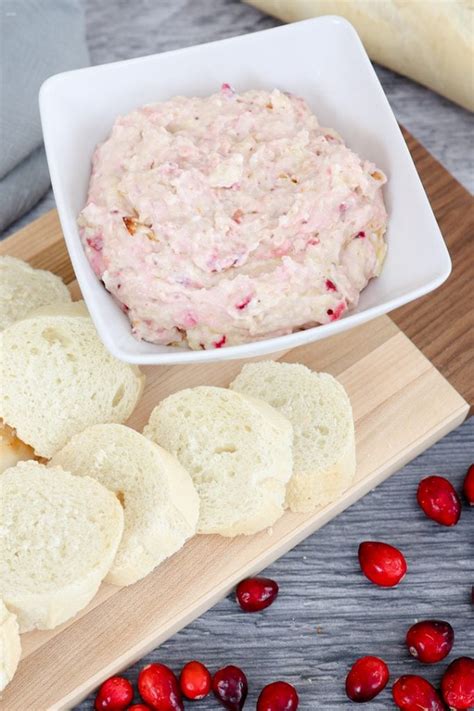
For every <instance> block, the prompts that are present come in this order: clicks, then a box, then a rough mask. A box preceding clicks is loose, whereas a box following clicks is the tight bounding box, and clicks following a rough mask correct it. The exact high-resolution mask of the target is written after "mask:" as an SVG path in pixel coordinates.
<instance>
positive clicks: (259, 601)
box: [235, 578, 278, 612]
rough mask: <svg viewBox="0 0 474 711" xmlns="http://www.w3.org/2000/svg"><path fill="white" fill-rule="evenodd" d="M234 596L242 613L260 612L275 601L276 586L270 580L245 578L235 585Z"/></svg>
mask: <svg viewBox="0 0 474 711" xmlns="http://www.w3.org/2000/svg"><path fill="white" fill-rule="evenodd" d="M235 594H236V597H237V602H238V603H239V605H240V607H241V608H242V610H243V611H244V612H260V610H264V609H265V608H266V607H270V605H271V604H272V602H274V601H275V600H276V597H277V595H278V584H277V583H276V582H275V581H274V580H270V578H247V579H246V580H242V582H241V583H239V584H238V585H237V590H236V593H235Z"/></svg>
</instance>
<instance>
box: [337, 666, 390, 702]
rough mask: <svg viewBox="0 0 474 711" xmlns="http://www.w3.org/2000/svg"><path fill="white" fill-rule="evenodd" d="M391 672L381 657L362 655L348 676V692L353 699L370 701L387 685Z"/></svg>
mask: <svg viewBox="0 0 474 711" xmlns="http://www.w3.org/2000/svg"><path fill="white" fill-rule="evenodd" d="M389 677H390V672H389V671H388V666H387V665H386V664H385V662H384V661H383V660H382V659H379V657H361V658H360V659H358V660H357V661H356V662H354V664H353V665H352V667H351V670H350V671H349V674H348V675H347V677H346V694H347V696H348V697H349V698H350V700H351V701H359V702H363V701H370V700H371V699H374V698H375V697H376V696H377V695H378V694H380V692H381V691H382V690H383V689H385V687H386V686H387V682H388V679H389Z"/></svg>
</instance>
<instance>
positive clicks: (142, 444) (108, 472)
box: [50, 424, 199, 585]
mask: <svg viewBox="0 0 474 711" xmlns="http://www.w3.org/2000/svg"><path fill="white" fill-rule="evenodd" d="M50 465H60V466H62V467H63V468H64V469H67V470H68V471H70V472H72V473H73V474H78V475H80V476H85V475H89V476H91V477H93V478H94V479H96V480H97V481H98V482H100V483H101V484H102V485H103V486H105V487H106V488H107V489H109V490H110V491H113V493H114V494H115V495H116V496H117V498H118V500H119V501H120V503H121V504H122V506H123V511H124V517H125V526H124V532H123V537H122V541H121V543H120V546H119V549H118V551H117V555H116V556H115V560H114V562H113V565H112V567H111V569H110V571H109V572H108V574H107V577H106V581H107V582H108V583H112V584H113V585H130V584H132V583H134V582H136V581H137V580H140V578H143V577H144V576H145V575H148V573H150V572H151V571H152V570H153V568H155V567H156V566H157V565H159V563H161V562H162V561H163V560H164V559H165V558H168V557H169V556H170V555H172V554H173V553H176V551H178V550H179V549H180V548H181V547H182V546H183V545H184V543H185V542H186V540H187V539H188V538H190V537H191V536H193V535H194V534H195V533H196V525H197V521H198V516H199V498H198V495H197V493H196V490H195V488H194V485H193V482H192V479H191V477H190V476H189V474H188V473H187V471H186V470H185V469H184V468H183V467H182V466H181V464H180V463H179V462H178V460H177V459H176V457H173V456H172V455H171V454H169V453H168V452H166V451H165V450H164V449H162V448H161V447H159V446H158V445H157V444H155V443H154V442H151V441H150V440H149V439H147V438H146V437H144V436H143V435H141V434H139V433H138V432H135V430H132V429H130V428H129V427H126V426H125V425H114V424H107V425H94V426H92V427H88V428H87V429H86V430H84V431H83V432H81V433H80V434H77V435H75V436H74V437H73V438H72V439H71V440H70V442H68V443H67V444H66V446H65V447H63V449H61V450H60V451H59V452H56V454H55V455H54V457H53V458H52V460H51V462H50Z"/></svg>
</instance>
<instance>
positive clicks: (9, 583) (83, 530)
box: [0, 461, 123, 632]
mask: <svg viewBox="0 0 474 711" xmlns="http://www.w3.org/2000/svg"><path fill="white" fill-rule="evenodd" d="M0 500H1V502H2V508H1V517H2V523H1V527H0V560H1V582H0V585H1V588H2V589H1V592H0V595H1V597H2V598H3V600H4V602H5V604H6V606H7V607H8V608H9V609H10V610H11V611H12V612H14V613H15V614H16V615H17V617H18V623H19V625H20V632H27V631H28V630H31V629H34V628H38V629H52V628H53V627H56V626H57V625H59V624H61V623H62V622H65V621H66V620H67V619H69V618H70V617H73V616H74V615H75V614H76V613H77V612H78V611H79V610H81V609H82V608H83V607H84V606H85V605H87V603H88V602H89V601H90V600H91V599H92V598H93V597H94V595H95V593H96V592H97V589H98V587H99V585H100V583H101V581H102V580H103V578H104V577H105V576H106V574H107V572H108V571H109V569H110V566H111V565H112V562H113V560H114V557H115V554H116V552H117V549H118V546H119V543H120V539H121V537H122V532H123V511H122V507H121V506H120V504H119V502H118V500H117V497H116V496H114V494H112V492H110V491H107V489H106V488H105V487H104V486H102V485H101V484H99V483H98V482H97V481H95V480H94V479H91V478H90V477H81V476H73V474H70V473H69V472H67V471H65V470H64V469H62V467H51V468H47V467H46V466H45V465H44V464H40V463H39V462H32V461H30V462H20V463H19V464H17V465H16V466H15V467H13V468H12V469H7V471H6V472H4V473H3V474H2V475H1V476H0Z"/></svg>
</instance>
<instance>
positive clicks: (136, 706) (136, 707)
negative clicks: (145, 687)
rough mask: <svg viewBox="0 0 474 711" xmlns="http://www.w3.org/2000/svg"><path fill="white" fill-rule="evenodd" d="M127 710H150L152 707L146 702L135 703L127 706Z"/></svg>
mask: <svg viewBox="0 0 474 711" xmlns="http://www.w3.org/2000/svg"><path fill="white" fill-rule="evenodd" d="M127 711H150V707H149V706H145V704H133V706H129V707H128V708H127Z"/></svg>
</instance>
